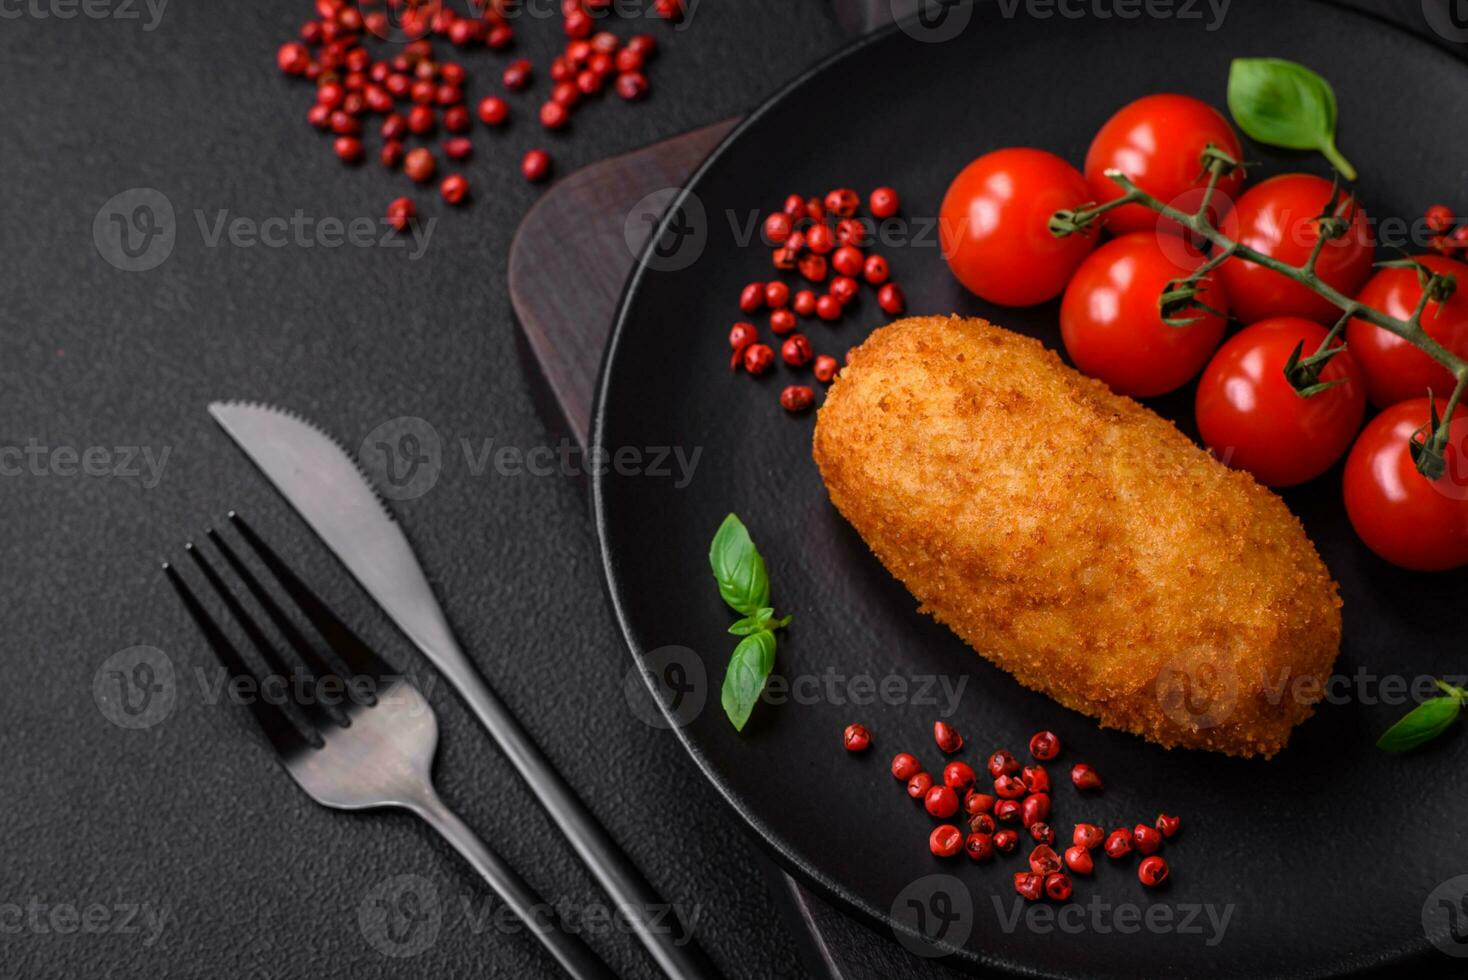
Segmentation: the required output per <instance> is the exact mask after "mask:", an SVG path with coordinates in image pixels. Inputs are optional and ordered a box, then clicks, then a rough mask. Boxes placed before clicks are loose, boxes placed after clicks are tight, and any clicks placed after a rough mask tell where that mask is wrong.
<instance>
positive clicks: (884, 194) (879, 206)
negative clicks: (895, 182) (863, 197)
mask: <svg viewBox="0 0 1468 980" xmlns="http://www.w3.org/2000/svg"><path fill="white" fill-rule="evenodd" d="M899 207H901V201H900V200H899V199H898V197H897V192H896V191H894V190H893V189H892V188H890V187H878V188H877V189H876V190H874V191H872V193H871V197H870V199H869V200H868V201H867V209H868V210H870V211H871V212H872V216H873V217H877V218H890V217H892V216H893V215H894V214H896V213H897V209H898V208H899Z"/></svg>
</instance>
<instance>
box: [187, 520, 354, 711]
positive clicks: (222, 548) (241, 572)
mask: <svg viewBox="0 0 1468 980" xmlns="http://www.w3.org/2000/svg"><path fill="white" fill-rule="evenodd" d="M205 533H206V534H207V535H208V536H209V540H210V542H212V543H213V545H214V547H215V548H216V549H217V550H218V551H219V553H220V554H222V555H223V556H224V560H225V561H226V562H227V563H228V564H229V566H230V568H232V569H234V572H235V574H236V575H237V576H239V578H240V579H241V580H242V581H243V582H244V583H245V588H247V589H249V591H250V594H251V595H252V596H254V597H255V601H256V603H258V604H259V605H260V607H261V608H262V609H264V610H265V615H266V616H268V617H270V621H271V622H272V623H274V624H275V628H276V629H278V630H279V631H280V632H281V634H282V635H283V636H284V637H285V639H286V642H287V643H289V644H290V645H291V648H292V649H294V650H295V651H296V655H297V656H299V657H300V658H301V660H303V661H304V662H305V664H306V668H307V669H308V670H310V671H311V672H313V673H314V674H315V675H316V676H317V678H318V680H319V679H322V678H327V677H330V678H332V679H334V680H336V681H337V682H338V683H340V682H341V670H340V669H339V668H338V667H337V666H336V665H335V664H330V663H328V662H327V659H326V658H325V657H323V656H322V655H321V654H320V652H319V651H317V650H316V649H315V647H313V646H312V644H311V643H310V642H309V641H308V640H307V639H306V637H305V636H303V635H302V634H301V631H300V630H299V629H297V628H296V624H295V623H293V622H292V621H291V618H290V617H289V616H287V615H286V614H285V611H284V610H282V609H281V608H280V605H279V604H278V603H277V602H276V601H275V597H274V596H272V595H271V594H270V593H269V592H267V591H266V590H265V587H264V586H263V585H261V584H260V580H259V579H257V578H256V577H255V573H254V572H252V571H250V569H249V568H248V567H247V566H246V565H245V563H244V562H243V561H241V560H240V557H239V556H238V555H237V554H235V551H234V549H233V548H231V547H230V546H229V544H228V543H227V542H226V541H225V540H224V538H223V537H221V536H220V534H219V532H217V531H216V530H214V528H212V527H211V528H209V529H208V530H207V531H206V532H205ZM318 693H319V692H318ZM338 721H345V722H346V723H347V724H350V723H351V722H350V719H349V718H348V717H347V716H346V715H345V714H342V715H341V716H340V717H339V718H338Z"/></svg>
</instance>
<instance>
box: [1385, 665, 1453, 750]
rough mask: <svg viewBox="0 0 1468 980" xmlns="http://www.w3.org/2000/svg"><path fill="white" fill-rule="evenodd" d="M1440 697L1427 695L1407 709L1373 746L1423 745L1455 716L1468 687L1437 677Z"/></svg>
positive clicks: (1433, 737)
mask: <svg viewBox="0 0 1468 980" xmlns="http://www.w3.org/2000/svg"><path fill="white" fill-rule="evenodd" d="M1437 686H1438V687H1440V688H1442V690H1443V692H1444V694H1443V696H1442V697H1438V698H1429V699H1428V700H1426V701H1423V702H1422V703H1421V704H1419V705H1418V706H1417V707H1415V708H1413V709H1412V710H1411V711H1409V712H1407V714H1406V715H1404V716H1403V717H1402V720H1401V721H1399V722H1397V723H1396V724H1395V725H1393V726H1392V727H1391V728H1388V729H1387V730H1386V733H1385V734H1383V735H1382V736H1381V738H1379V739H1377V740H1376V747H1377V748H1379V749H1385V750H1386V751H1388V752H1408V751H1410V750H1412V749H1415V748H1417V747H1418V746H1419V745H1426V744H1427V743H1428V742H1431V741H1432V740H1433V739H1435V738H1437V737H1438V736H1439V735H1441V734H1442V733H1443V732H1445V731H1447V730H1448V728H1449V727H1451V726H1452V724H1453V722H1455V721H1457V720H1458V713H1459V712H1460V711H1461V710H1462V707H1463V702H1464V701H1468V691H1465V690H1463V689H1462V688H1460V687H1454V686H1453V685H1451V684H1449V683H1447V682H1446V681H1438V682H1437Z"/></svg>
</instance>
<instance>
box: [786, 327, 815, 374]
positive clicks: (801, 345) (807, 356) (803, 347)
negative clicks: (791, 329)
mask: <svg viewBox="0 0 1468 980" xmlns="http://www.w3.org/2000/svg"><path fill="white" fill-rule="evenodd" d="M780 356H781V357H782V358H783V359H784V361H785V363H786V364H789V365H790V366H791V367H803V366H805V365H806V364H809V363H810V360H811V358H812V357H814V356H815V353H814V352H813V351H812V350H811V346H810V341H809V340H807V339H806V337H805V335H804V334H799V333H797V334H791V335H790V336H789V337H788V338H786V340H785V343H784V344H782V345H780Z"/></svg>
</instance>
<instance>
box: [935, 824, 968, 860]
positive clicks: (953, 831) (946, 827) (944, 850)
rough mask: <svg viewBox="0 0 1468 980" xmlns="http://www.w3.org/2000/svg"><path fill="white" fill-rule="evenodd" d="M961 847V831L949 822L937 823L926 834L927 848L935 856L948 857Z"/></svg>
mask: <svg viewBox="0 0 1468 980" xmlns="http://www.w3.org/2000/svg"><path fill="white" fill-rule="evenodd" d="M961 847H963V832H962V831H960V830H959V829H958V828H957V827H955V826H953V824H951V823H945V824H939V825H938V826H937V827H934V828H933V832H932V833H931V834H929V835H928V850H930V851H932V852H933V855H934V856H935V857H941V858H949V857H953V855H955V854H957V853H958V851H959V849H960V848H961Z"/></svg>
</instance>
